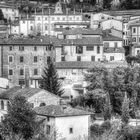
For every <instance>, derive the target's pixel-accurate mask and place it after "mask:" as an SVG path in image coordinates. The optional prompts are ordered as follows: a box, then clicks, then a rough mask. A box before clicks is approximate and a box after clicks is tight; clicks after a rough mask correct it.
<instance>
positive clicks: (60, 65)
mask: <svg viewBox="0 0 140 140" xmlns="http://www.w3.org/2000/svg"><path fill="white" fill-rule="evenodd" d="M55 64H56V69H91V68H93V67H95V66H104V67H106V68H115V67H127V63H126V62H124V61H114V62H91V61H90V62H89V61H63V62H56V63H55Z"/></svg>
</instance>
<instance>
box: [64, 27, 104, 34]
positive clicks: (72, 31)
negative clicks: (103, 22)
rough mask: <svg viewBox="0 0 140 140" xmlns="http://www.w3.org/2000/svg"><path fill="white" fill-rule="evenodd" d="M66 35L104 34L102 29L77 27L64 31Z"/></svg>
mask: <svg viewBox="0 0 140 140" xmlns="http://www.w3.org/2000/svg"><path fill="white" fill-rule="evenodd" d="M63 34H64V35H75V34H83V35H102V30H101V29H95V30H94V29H84V28H75V29H70V30H65V31H63Z"/></svg>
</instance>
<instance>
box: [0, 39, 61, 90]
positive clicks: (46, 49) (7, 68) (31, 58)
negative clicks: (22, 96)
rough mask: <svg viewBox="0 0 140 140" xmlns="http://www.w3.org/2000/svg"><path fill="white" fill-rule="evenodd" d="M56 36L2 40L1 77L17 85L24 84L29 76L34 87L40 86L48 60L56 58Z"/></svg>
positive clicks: (0, 48) (0, 49) (0, 41)
mask: <svg viewBox="0 0 140 140" xmlns="http://www.w3.org/2000/svg"><path fill="white" fill-rule="evenodd" d="M57 44H59V43H57V39H56V38H53V39H52V38H51V37H34V38H31V37H30V38H26V37H25V38H24V37H21V38H17V37H16V38H8V39H7V38H6V39H3V40H0V53H1V57H0V58H1V77H4V78H8V79H9V80H10V82H11V83H14V84H15V85H24V84H25V79H26V78H28V80H29V81H30V85H32V87H38V85H39V81H40V80H39V79H40V78H41V75H42V70H43V69H44V67H45V66H47V60H49V59H50V58H52V59H53V58H55V51H54V46H56V45H57Z"/></svg>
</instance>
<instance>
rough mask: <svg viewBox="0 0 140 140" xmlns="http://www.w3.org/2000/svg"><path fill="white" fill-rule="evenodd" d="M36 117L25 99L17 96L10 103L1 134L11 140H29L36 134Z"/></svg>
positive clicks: (1, 126) (0, 129) (0, 130)
mask: <svg viewBox="0 0 140 140" xmlns="http://www.w3.org/2000/svg"><path fill="white" fill-rule="evenodd" d="M35 118H36V115H35V112H34V111H33V110H32V108H31V105H30V104H29V103H28V102H27V101H26V99H25V97H22V96H19V95H18V96H15V98H14V99H12V100H11V101H10V102H9V107H8V113H7V115H6V116H5V119H4V120H3V121H2V123H1V125H0V134H1V135H2V137H3V138H8V139H10V140H21V139H25V140H28V139H30V138H32V137H33V135H34V132H35V125H36V121H35Z"/></svg>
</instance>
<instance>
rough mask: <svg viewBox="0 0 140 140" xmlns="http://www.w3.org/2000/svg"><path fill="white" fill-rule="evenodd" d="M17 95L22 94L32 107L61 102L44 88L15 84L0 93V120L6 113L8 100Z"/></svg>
mask: <svg viewBox="0 0 140 140" xmlns="http://www.w3.org/2000/svg"><path fill="white" fill-rule="evenodd" d="M17 95H20V96H24V97H25V98H26V99H27V101H28V102H29V103H30V104H31V107H33V108H35V107H39V106H41V105H46V106H47V105H59V104H60V102H61V98H60V97H58V96H57V95H55V94H52V93H50V92H48V91H46V90H43V89H38V88H29V87H25V88H21V87H20V86H15V87H13V88H10V89H8V90H6V91H4V92H2V93H1V94H0V122H1V121H2V120H3V118H4V115H5V114H7V109H8V104H9V102H10V100H11V99H13V98H14V97H15V96H17Z"/></svg>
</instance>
